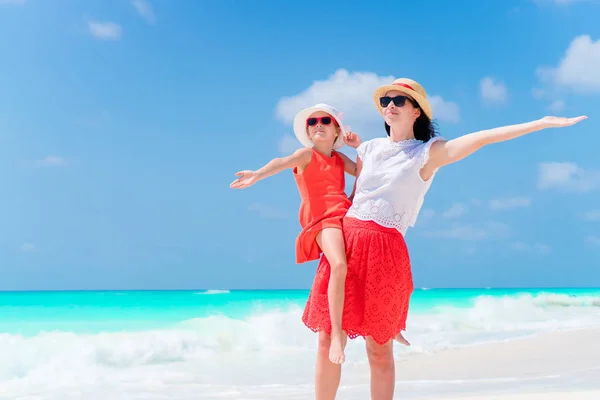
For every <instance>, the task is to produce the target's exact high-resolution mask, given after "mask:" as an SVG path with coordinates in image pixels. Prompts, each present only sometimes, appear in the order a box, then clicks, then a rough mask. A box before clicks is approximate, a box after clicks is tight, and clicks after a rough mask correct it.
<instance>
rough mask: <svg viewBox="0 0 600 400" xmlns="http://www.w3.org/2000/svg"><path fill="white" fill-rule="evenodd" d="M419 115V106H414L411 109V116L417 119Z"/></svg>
mask: <svg viewBox="0 0 600 400" xmlns="http://www.w3.org/2000/svg"><path fill="white" fill-rule="evenodd" d="M420 116H421V109H420V108H415V109H414V110H413V117H414V118H415V121H416V120H417V118H419V117H420Z"/></svg>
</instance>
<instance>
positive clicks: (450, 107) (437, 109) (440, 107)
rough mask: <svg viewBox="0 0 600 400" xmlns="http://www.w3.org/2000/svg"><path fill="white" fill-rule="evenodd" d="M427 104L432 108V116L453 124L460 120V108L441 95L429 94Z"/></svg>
mask: <svg viewBox="0 0 600 400" xmlns="http://www.w3.org/2000/svg"><path fill="white" fill-rule="evenodd" d="M429 104H431V109H432V110H433V118H434V119H438V120H440V121H444V122H452V123H454V124H456V123H459V122H460V109H459V108H458V104H456V103H454V102H451V101H446V100H444V99H443V98H442V97H441V96H430V97H429Z"/></svg>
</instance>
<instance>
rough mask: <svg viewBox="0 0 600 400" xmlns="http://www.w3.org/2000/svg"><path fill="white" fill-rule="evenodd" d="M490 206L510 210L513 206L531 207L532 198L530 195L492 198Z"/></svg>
mask: <svg viewBox="0 0 600 400" xmlns="http://www.w3.org/2000/svg"><path fill="white" fill-rule="evenodd" d="M489 204H490V208H491V209H492V210H508V209H511V208H522V207H529V206H530V205H531V199H530V198H529V197H523V196H521V197H507V198H503V199H493V200H490V203H489Z"/></svg>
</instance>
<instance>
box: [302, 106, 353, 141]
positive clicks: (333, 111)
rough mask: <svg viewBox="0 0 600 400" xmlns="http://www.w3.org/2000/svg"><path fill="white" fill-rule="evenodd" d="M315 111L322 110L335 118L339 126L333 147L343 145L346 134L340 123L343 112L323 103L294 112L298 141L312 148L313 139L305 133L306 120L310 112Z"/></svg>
mask: <svg viewBox="0 0 600 400" xmlns="http://www.w3.org/2000/svg"><path fill="white" fill-rule="evenodd" d="M317 111H324V112H326V113H327V114H329V115H331V116H332V117H333V118H334V119H335V120H336V122H337V123H338V125H339V126H340V134H339V135H338V137H337V139H336V140H335V142H334V143H333V148H334V149H336V150H337V149H339V148H340V147H343V146H344V135H345V134H346V127H345V126H344V124H343V123H342V115H343V113H341V112H339V111H338V110H337V109H336V108H335V107H333V106H330V105H329V104H323V103H319V104H316V105H314V106H312V107H308V108H305V109H304V110H302V111H300V112H299V113H298V114H296V117H295V118H294V133H295V134H296V137H297V138H298V140H299V141H300V143H302V145H304V146H305V147H311V148H312V147H313V146H314V143H313V141H312V140H310V138H309V137H308V134H307V133H306V120H307V119H308V117H310V116H311V114H313V113H315V112H317Z"/></svg>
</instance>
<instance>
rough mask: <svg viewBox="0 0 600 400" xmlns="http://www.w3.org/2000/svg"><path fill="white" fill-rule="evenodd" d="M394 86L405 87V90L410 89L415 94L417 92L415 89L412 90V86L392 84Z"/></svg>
mask: <svg viewBox="0 0 600 400" xmlns="http://www.w3.org/2000/svg"><path fill="white" fill-rule="evenodd" d="M392 85H395V86H403V87H405V88H407V89H410V90H412V91H413V92H416V90H415V89H413V88H412V86H410V85H407V84H406V83H392Z"/></svg>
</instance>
